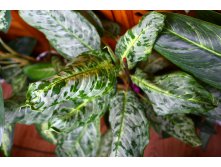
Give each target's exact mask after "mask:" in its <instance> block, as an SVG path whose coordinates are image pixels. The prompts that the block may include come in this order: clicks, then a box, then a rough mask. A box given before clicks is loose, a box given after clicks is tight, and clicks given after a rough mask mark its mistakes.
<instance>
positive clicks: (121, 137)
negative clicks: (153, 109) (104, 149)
mask: <svg viewBox="0 0 221 167" xmlns="http://www.w3.org/2000/svg"><path fill="white" fill-rule="evenodd" d="M109 121H110V124H111V129H112V133H113V141H112V148H111V154H110V156H116V157H128V156H142V155H143V151H144V148H145V146H146V145H147V144H148V142H149V123H148V121H147V118H146V117H145V113H144V107H143V105H142V103H141V102H140V101H139V99H138V98H137V97H136V95H135V94H134V93H133V92H131V91H128V92H126V91H120V92H118V93H117V95H116V96H115V97H113V99H111V103H110V116H109Z"/></svg>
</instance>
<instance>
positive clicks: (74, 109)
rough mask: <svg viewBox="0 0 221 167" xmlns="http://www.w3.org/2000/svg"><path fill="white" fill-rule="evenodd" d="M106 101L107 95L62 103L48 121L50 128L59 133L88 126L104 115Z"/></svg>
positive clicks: (107, 99)
mask: <svg viewBox="0 0 221 167" xmlns="http://www.w3.org/2000/svg"><path fill="white" fill-rule="evenodd" d="M108 101H109V95H106V96H104V97H100V98H96V99H89V100H75V101H67V102H64V103H63V104H60V105H59V106H58V108H57V110H55V112H54V114H53V116H52V117H51V118H50V119H49V122H50V124H51V127H52V128H54V129H57V130H58V131H59V132H70V131H71V130H72V129H75V128H77V127H79V126H82V125H84V124H89V123H91V122H93V121H95V120H97V119H99V118H101V116H102V115H104V113H105V112H106V110H107V107H108V104H109V103H108Z"/></svg>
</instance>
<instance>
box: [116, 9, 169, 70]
mask: <svg viewBox="0 0 221 167" xmlns="http://www.w3.org/2000/svg"><path fill="white" fill-rule="evenodd" d="M164 19H165V16H164V15H162V14H160V13H157V12H151V13H149V14H148V15H145V16H143V18H142V19H141V21H140V22H139V24H138V25H136V26H135V27H133V28H132V29H130V30H128V31H127V32H126V33H125V34H124V35H123V36H122V37H121V38H120V39H119V41H118V42H117V45H116V50H115V53H116V55H117V56H119V57H120V58H121V61H123V59H124V58H126V59H127V62H128V67H129V68H130V69H131V68H133V67H134V66H135V65H136V63H137V62H139V61H142V60H146V59H147V57H148V56H149V55H150V54H151V52H152V48H153V45H154V43H155V40H156V38H157V36H158V33H159V32H160V31H161V30H162V29H163V26H164Z"/></svg>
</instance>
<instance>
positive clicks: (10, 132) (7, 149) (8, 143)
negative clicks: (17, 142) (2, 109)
mask: <svg viewBox="0 0 221 167" xmlns="http://www.w3.org/2000/svg"><path fill="white" fill-rule="evenodd" d="M14 128H15V125H14V124H12V125H9V124H8V125H6V126H5V127H4V133H3V138H2V144H1V147H0V150H1V151H2V153H3V154H4V155H5V156H10V154H11V149H12V145H13V139H14Z"/></svg>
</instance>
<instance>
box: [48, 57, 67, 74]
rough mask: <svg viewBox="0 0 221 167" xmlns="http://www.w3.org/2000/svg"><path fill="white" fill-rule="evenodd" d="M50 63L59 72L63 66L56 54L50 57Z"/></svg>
mask: <svg viewBox="0 0 221 167" xmlns="http://www.w3.org/2000/svg"><path fill="white" fill-rule="evenodd" d="M51 65H52V66H53V68H54V69H55V71H56V72H60V71H61V70H62V69H63V68H64V63H63V61H62V60H61V58H60V57H58V56H53V57H52V58H51Z"/></svg>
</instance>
